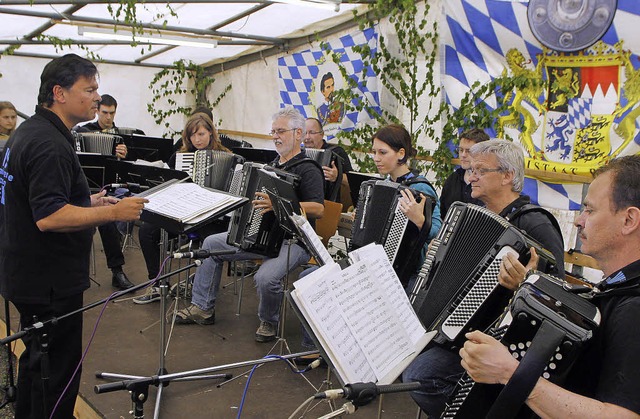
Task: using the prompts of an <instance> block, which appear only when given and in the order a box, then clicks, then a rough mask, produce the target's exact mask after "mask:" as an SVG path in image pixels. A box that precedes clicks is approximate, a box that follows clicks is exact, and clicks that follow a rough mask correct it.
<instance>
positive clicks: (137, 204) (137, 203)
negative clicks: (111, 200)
mask: <svg viewBox="0 0 640 419" xmlns="http://www.w3.org/2000/svg"><path fill="white" fill-rule="evenodd" d="M147 202H149V200H148V199H146V198H138V197H135V196H132V197H129V198H123V199H121V200H120V201H118V203H117V204H115V205H114V206H113V213H114V217H115V220H114V221H135V220H139V219H140V214H142V209H143V208H144V204H145V203H147Z"/></svg>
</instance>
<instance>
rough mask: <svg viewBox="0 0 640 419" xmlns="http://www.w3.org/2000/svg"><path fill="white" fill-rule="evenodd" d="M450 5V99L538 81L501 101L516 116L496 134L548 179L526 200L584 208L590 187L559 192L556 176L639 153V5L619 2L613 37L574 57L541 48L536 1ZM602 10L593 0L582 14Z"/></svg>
mask: <svg viewBox="0 0 640 419" xmlns="http://www.w3.org/2000/svg"><path fill="white" fill-rule="evenodd" d="M443 3H444V12H445V25H443V26H442V28H443V32H442V34H441V38H442V42H443V44H442V47H443V50H442V54H443V55H442V56H443V61H444V77H443V85H444V90H445V93H446V98H447V101H448V102H449V103H450V104H451V105H452V106H453V107H454V108H455V107H456V106H458V105H459V104H460V101H461V99H462V98H463V97H464V95H465V93H466V92H467V91H468V90H469V88H470V86H472V85H473V83H474V82H476V81H480V82H482V83H485V82H488V81H490V80H492V79H493V78H495V77H500V76H516V77H522V78H525V79H526V80H528V81H531V83H528V84H526V86H527V87H524V88H522V89H519V90H518V89H514V91H512V92H508V93H507V94H506V95H505V96H504V97H503V98H502V100H505V101H507V103H508V104H509V105H511V107H512V109H513V112H511V113H505V114H503V115H501V117H500V118H499V119H498V120H497V121H496V122H495V131H494V132H493V133H490V134H492V135H493V136H499V137H500V136H502V135H503V134H507V135H508V136H509V137H510V138H513V139H517V140H516V141H520V143H521V144H522V146H523V148H524V149H525V151H526V154H527V158H526V163H525V164H526V167H527V168H528V169H535V170H539V171H541V172H542V174H541V175H540V176H538V179H527V181H526V184H525V191H524V192H525V193H527V194H528V195H530V196H531V198H532V200H534V201H535V202H537V203H539V204H540V205H544V206H549V207H555V208H560V209H570V210H578V209H579V208H580V203H581V200H582V192H583V185H582V184H573V185H572V184H570V183H566V181H564V182H565V183H563V184H560V183H559V182H557V181H555V180H554V177H553V174H554V173H566V174H572V175H587V176H588V175H590V174H591V173H592V172H593V170H595V169H596V168H598V167H600V166H601V165H603V164H605V163H606V162H607V161H609V160H610V159H611V158H614V157H616V156H620V155H627V154H636V153H638V152H640V134H639V129H638V121H640V119H638V116H639V115H640V106H639V105H640V103H639V100H640V69H639V68H640V60H639V57H638V54H640V37H639V36H638V27H639V26H640V1H638V0H618V2H617V8H616V9H615V15H614V16H613V21H612V23H611V26H610V27H609V29H608V30H607V31H606V32H605V33H604V35H603V36H602V37H601V38H600V39H599V40H597V41H596V42H595V43H594V44H593V45H591V46H589V47H587V48H584V49H582V50H579V51H575V52H559V51H555V50H553V49H551V48H547V47H544V46H543V45H542V44H541V43H540V42H538V40H537V39H536V37H535V36H534V35H533V33H532V30H531V29H530V26H529V20H528V18H527V7H528V4H529V2H528V1H500V0H447V1H446V2H443ZM551 3H553V2H551ZM593 3H595V2H590V1H586V0H585V1H584V2H582V4H583V6H582V7H592V5H593ZM614 3H615V2H614ZM549 18H550V19H552V18H554V17H553V16H549ZM558 18H562V19H565V20H566V19H570V18H571V16H560V17H558ZM492 100H494V101H493V102H491V100H489V101H487V102H486V104H487V106H489V107H493V108H495V107H496V106H497V103H496V102H495V100H498V99H496V98H495V97H493V98H492ZM516 127H517V128H516ZM545 172H546V173H548V174H549V176H545V175H544V173H545Z"/></svg>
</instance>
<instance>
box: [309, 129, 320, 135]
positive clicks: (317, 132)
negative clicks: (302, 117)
mask: <svg viewBox="0 0 640 419" xmlns="http://www.w3.org/2000/svg"><path fill="white" fill-rule="evenodd" d="M305 134H311V135H316V134H324V130H320V131H306V132H305Z"/></svg>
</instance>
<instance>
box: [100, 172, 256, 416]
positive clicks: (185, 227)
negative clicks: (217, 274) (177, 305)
mask: <svg viewBox="0 0 640 419" xmlns="http://www.w3.org/2000/svg"><path fill="white" fill-rule="evenodd" d="M183 180H184V179H183ZM183 180H176V179H173V180H170V181H169V182H166V183H164V184H162V185H159V186H156V187H155V188H151V189H149V190H148V191H145V192H143V193H142V194H140V195H139V196H141V197H148V196H149V195H152V194H153V193H155V192H161V191H162V190H164V189H166V188H169V187H171V186H173V185H176V184H178V183H181V182H182V181H183ZM203 189H208V188H203ZM215 192H217V193H220V194H224V195H230V194H227V193H224V192H220V191H215ZM231 196H233V195H231ZM234 198H237V197H235V196H234ZM151 199H153V198H151ZM247 201H248V199H247V198H241V199H237V200H236V201H234V202H233V203H228V204H227V205H225V206H222V207H220V208H218V209H216V210H214V211H212V212H211V213H210V214H208V216H207V217H206V218H204V219H202V220H200V221H199V222H197V223H192V224H187V223H184V222H182V221H181V220H178V219H176V218H174V217H171V216H169V215H166V214H160V213H157V212H152V211H149V210H143V212H142V215H141V216H140V218H141V219H142V220H144V221H147V222H150V223H152V224H156V225H158V226H159V227H160V228H162V230H163V231H164V232H165V234H166V232H170V233H174V234H185V233H187V232H189V231H191V230H194V229H197V228H199V227H202V226H203V225H204V224H207V223H209V222H211V221H213V220H214V219H216V218H218V217H221V216H223V215H225V214H227V213H229V212H231V211H233V210H235V209H236V208H238V207H239V206H242V205H244V204H245V203H246V202H247ZM227 253H228V252H227ZM196 265H198V264H190V265H188V266H186V267H183V268H180V269H177V270H176V271H174V272H171V273H167V274H165V275H161V276H159V277H158V278H157V279H156V280H155V281H153V282H154V283H157V284H159V288H160V354H159V367H158V373H157V375H166V374H167V370H166V368H165V345H166V309H167V306H166V299H167V296H168V295H169V282H168V279H169V277H170V276H172V275H174V274H176V273H180V272H184V271H186V270H188V269H191V268H193V267H194V266H196ZM96 377H97V378H104V379H111V380H131V379H141V378H144V377H135V376H131V375H128V374H113V373H104V372H102V373H96ZM156 378H157V377H156ZM211 378H220V377H217V376H216V377H211ZM192 379H194V380H200V379H202V377H200V376H199V377H193V378H192ZM169 381H170V380H169V379H167V380H164V381H162V380H161V381H158V380H142V381H140V382H138V383H135V384H136V386H135V388H132V391H133V392H134V394H135V395H136V397H137V398H138V399H140V400H142V403H144V400H146V397H147V395H148V386H149V384H154V385H157V386H158V393H157V397H156V405H155V410H154V418H157V417H158V415H159V411H160V402H161V399H162V389H163V387H164V386H165V383H168V382H169ZM132 397H133V396H132ZM140 400H135V399H134V400H133V401H134V404H136V411H138V410H140V413H141V409H142V405H141V403H139V402H140ZM140 417H142V416H140Z"/></svg>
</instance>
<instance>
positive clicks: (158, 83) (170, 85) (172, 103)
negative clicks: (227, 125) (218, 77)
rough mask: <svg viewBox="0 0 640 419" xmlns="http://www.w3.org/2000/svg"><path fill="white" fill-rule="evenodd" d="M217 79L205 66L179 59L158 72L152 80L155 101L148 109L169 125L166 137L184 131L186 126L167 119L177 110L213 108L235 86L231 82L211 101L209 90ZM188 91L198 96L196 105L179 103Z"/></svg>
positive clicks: (179, 112)
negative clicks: (170, 66) (174, 126)
mask: <svg viewBox="0 0 640 419" xmlns="http://www.w3.org/2000/svg"><path fill="white" fill-rule="evenodd" d="M214 82H215V78H214V77H210V76H207V75H206V74H205V70H204V68H203V67H201V66H199V65H197V64H195V63H193V62H192V61H188V62H187V61H185V60H179V61H175V62H174V63H173V67H172V68H168V69H163V70H161V71H159V72H158V73H156V74H155V76H154V78H153V79H152V80H151V82H150V83H149V89H151V93H152V99H151V103H148V104H147V111H148V112H149V114H151V116H152V117H153V118H154V120H155V122H156V124H158V125H160V126H162V127H164V128H165V132H164V133H163V136H164V137H169V138H173V137H176V136H178V135H180V133H181V132H182V127H180V130H176V129H173V128H172V127H171V126H170V123H169V122H168V121H167V119H168V118H169V117H170V116H172V115H177V114H183V115H186V116H189V115H191V113H192V112H193V110H194V109H195V108H196V107H197V106H206V107H208V108H213V107H215V106H217V105H218V104H219V103H220V101H221V100H222V98H224V96H225V95H226V94H227V92H229V90H231V85H230V84H229V85H227V86H226V87H225V88H224V89H223V91H222V93H220V94H219V95H218V97H216V98H215V99H214V101H213V102H209V100H208V99H207V95H206V93H207V89H208V88H209V87H210V86H211V85H212V84H213V83H214ZM185 95H190V96H193V97H195V98H196V102H197V104H196V106H181V105H179V104H178V100H179V99H181V98H182V97H184V96H185ZM163 105H164V106H163ZM167 105H168V106H167ZM167 107H168V109H167ZM214 122H215V121H214Z"/></svg>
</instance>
